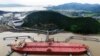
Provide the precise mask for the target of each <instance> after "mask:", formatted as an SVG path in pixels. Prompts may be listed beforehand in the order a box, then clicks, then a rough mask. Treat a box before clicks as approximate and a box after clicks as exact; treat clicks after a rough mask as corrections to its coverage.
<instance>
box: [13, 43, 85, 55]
mask: <svg viewBox="0 0 100 56" xmlns="http://www.w3.org/2000/svg"><path fill="white" fill-rule="evenodd" d="M11 49H12V50H13V51H15V52H18V53H28V54H48V55H66V54H84V53H85V52H87V46H85V45H84V44H78V43H63V42H59V43H58V42H53V43H51V42H50V43H49V42H27V43H26V44H25V46H24V47H23V48H17V47H15V46H14V45H12V46H11Z"/></svg>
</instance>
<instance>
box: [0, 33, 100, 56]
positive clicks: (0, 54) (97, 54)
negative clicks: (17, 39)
mask: <svg viewBox="0 0 100 56" xmlns="http://www.w3.org/2000/svg"><path fill="white" fill-rule="evenodd" d="M23 35H24V36H25V35H26V36H27V35H29V36H32V37H34V38H35V40H38V41H41V40H42V41H45V39H46V38H45V37H46V36H45V35H43V34H39V35H38V34H36V33H12V32H3V33H0V56H5V55H6V54H7V53H8V51H10V47H7V46H6V45H7V44H8V43H11V42H13V40H6V41H3V38H4V37H8V36H23ZM72 35H74V34H72V33H59V34H55V35H52V36H50V37H51V38H52V37H55V40H56V41H64V40H65V38H68V37H70V36H72ZM90 37H95V38H99V39H100V36H90ZM26 41H30V40H29V39H27V40H26ZM70 42H76V43H79V42H80V43H84V44H86V45H88V46H89V47H90V49H91V51H92V53H93V55H94V56H100V50H99V49H100V43H98V42H92V41H83V40H71V41H70ZM12 56H22V54H18V53H13V54H12ZM28 56H51V55H28ZM52 56H56V55H52ZM57 56H62V55H57Z"/></svg>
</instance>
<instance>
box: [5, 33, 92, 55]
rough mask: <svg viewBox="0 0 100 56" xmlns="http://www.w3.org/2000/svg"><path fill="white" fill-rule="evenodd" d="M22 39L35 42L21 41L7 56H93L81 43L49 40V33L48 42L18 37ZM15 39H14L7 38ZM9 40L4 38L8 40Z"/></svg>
mask: <svg viewBox="0 0 100 56" xmlns="http://www.w3.org/2000/svg"><path fill="white" fill-rule="evenodd" d="M21 37H27V38H30V39H31V40H33V42H25V39H24V40H23V41H20V42H19V43H17V44H10V47H11V51H12V52H9V54H7V55H6V56H11V54H12V53H13V52H17V53H20V54H23V56H27V55H28V54H36V55H69V56H74V55H81V54H86V55H87V56H92V55H91V53H90V52H89V48H88V46H86V45H85V44H81V43H66V41H65V42H59V41H55V40H54V39H53V38H52V39H50V38H49V33H47V39H46V41H35V40H34V39H33V38H31V37H30V36H17V37H15V38H16V39H18V38H21ZM7 38H14V37H7ZM7 38H4V40H6V39H7Z"/></svg>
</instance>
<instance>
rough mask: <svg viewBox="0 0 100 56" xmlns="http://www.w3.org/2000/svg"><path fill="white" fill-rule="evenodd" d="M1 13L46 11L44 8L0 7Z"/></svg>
mask: <svg viewBox="0 0 100 56" xmlns="http://www.w3.org/2000/svg"><path fill="white" fill-rule="evenodd" d="M0 10H3V11H19V12H22V11H33V10H46V8H44V7H0Z"/></svg>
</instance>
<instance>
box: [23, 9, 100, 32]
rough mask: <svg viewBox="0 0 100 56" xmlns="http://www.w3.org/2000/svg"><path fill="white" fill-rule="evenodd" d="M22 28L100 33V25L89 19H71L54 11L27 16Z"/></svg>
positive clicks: (38, 12)
mask: <svg viewBox="0 0 100 56" xmlns="http://www.w3.org/2000/svg"><path fill="white" fill-rule="evenodd" d="M22 27H32V28H38V29H43V30H53V29H56V28H57V29H64V30H66V31H71V32H75V33H82V34H92V33H98V32H100V23H99V22H98V21H96V20H95V19H93V18H91V17H77V18H71V17H67V16H65V15H62V14H60V13H58V12H54V11H37V12H33V13H31V14H29V15H28V16H27V17H26V18H25V20H24V24H23V25H22Z"/></svg>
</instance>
